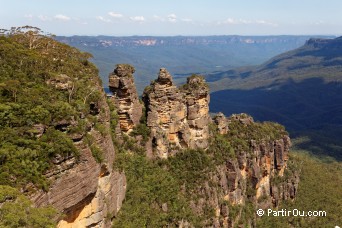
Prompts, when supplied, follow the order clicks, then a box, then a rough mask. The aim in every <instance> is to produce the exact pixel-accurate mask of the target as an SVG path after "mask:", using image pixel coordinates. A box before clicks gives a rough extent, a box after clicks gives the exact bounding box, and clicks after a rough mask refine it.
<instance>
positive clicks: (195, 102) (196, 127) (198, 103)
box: [183, 75, 210, 149]
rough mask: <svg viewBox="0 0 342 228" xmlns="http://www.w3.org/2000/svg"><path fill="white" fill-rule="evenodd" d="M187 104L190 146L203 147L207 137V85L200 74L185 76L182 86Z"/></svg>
mask: <svg viewBox="0 0 342 228" xmlns="http://www.w3.org/2000/svg"><path fill="white" fill-rule="evenodd" d="M183 92H184V93H185V99H186V106H187V118H186V119H187V122H188V124H189V128H190V138H191V140H190V148H201V149H205V148H207V147H208V137H209V120H210V117H209V102H210V95H209V87H208V85H207V84H206V82H205V80H204V78H203V77H201V76H196V75H193V76H191V77H189V78H187V84H185V85H184V86H183Z"/></svg>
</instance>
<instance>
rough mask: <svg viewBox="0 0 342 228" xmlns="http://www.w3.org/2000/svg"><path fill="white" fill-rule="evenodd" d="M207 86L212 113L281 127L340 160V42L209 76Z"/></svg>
mask: <svg viewBox="0 0 342 228" xmlns="http://www.w3.org/2000/svg"><path fill="white" fill-rule="evenodd" d="M207 81H209V82H210V83H211V84H210V85H211V88H212V90H214V91H216V92H213V93H212V94H211V103H210V108H211V110H213V111H214V112H215V111H220V110H222V107H223V110H222V111H223V112H224V113H225V114H226V115H230V114H232V113H239V112H246V113H250V114H251V115H252V116H253V117H255V119H257V120H260V121H263V120H272V121H276V122H280V123H281V124H283V125H285V126H286V128H287V129H288V130H289V131H290V133H291V134H292V135H293V136H299V137H304V138H305V140H304V141H305V142H304V141H303V143H302V144H303V146H309V147H310V148H311V150H312V151H314V152H316V153H318V154H325V155H327V154H328V155H330V156H333V157H335V158H338V159H342V144H341V142H340V139H339V138H340V135H341V133H342V37H338V38H335V39H310V40H308V41H307V42H306V43H305V45H303V46H302V47H300V48H298V49H295V50H293V51H289V52H286V53H284V54H281V55H278V56H276V57H274V58H272V59H271V60H269V61H267V62H265V63H264V64H262V65H259V66H256V67H245V68H239V69H235V70H230V71H226V72H221V73H216V74H210V75H207ZM223 104H224V105H223ZM218 107H220V109H219V108H218ZM306 149H307V147H306Z"/></svg>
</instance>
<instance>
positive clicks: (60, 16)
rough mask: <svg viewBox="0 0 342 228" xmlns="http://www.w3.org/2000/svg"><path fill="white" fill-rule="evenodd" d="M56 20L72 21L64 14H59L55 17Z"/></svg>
mask: <svg viewBox="0 0 342 228" xmlns="http://www.w3.org/2000/svg"><path fill="white" fill-rule="evenodd" d="M54 18H55V19H57V20H60V21H70V20H71V18H70V17H68V16H66V15H63V14H57V15H56V16H54Z"/></svg>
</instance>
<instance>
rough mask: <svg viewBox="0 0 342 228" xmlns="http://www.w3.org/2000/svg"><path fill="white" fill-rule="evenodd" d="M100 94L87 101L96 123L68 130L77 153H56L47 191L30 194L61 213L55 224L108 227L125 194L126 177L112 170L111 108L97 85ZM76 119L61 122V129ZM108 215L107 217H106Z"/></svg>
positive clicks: (40, 204) (36, 201)
mask: <svg viewBox="0 0 342 228" xmlns="http://www.w3.org/2000/svg"><path fill="white" fill-rule="evenodd" d="M93 89H94V91H95V90H96V91H99V92H100V93H99V98H98V99H97V100H96V101H94V102H90V104H89V107H90V109H89V113H90V116H92V118H95V119H96V124H95V125H92V124H88V126H86V128H85V129H86V131H85V132H82V133H80V134H75V133H74V134H71V135H70V137H71V138H72V139H73V141H74V145H75V147H76V148H77V150H78V154H79V157H75V156H61V155H57V156H56V157H55V158H54V159H53V163H54V166H52V168H51V169H49V170H48V171H47V173H46V174H45V175H46V177H47V178H48V180H49V181H50V182H51V184H50V187H49V189H48V191H47V192H45V191H39V192H37V193H36V194H35V195H33V196H32V199H33V201H34V203H35V205H37V206H39V207H41V206H44V205H52V206H54V207H55V208H56V209H57V210H58V211H61V212H62V213H63V214H64V216H63V218H62V220H60V221H59V223H58V227H60V228H64V227H110V221H111V218H110V217H111V216H114V215H116V214H117V213H118V211H119V210H120V208H121V205H122V201H123V199H124V198H125V192H126V178H125V175H124V174H123V173H119V172H117V171H115V170H113V168H112V166H113V162H114V159H115V150H114V145H113V139H112V136H111V134H110V132H111V129H110V110H109V107H108V104H107V101H106V98H105V94H104V92H102V91H103V90H102V88H101V87H100V86H99V85H95V86H93ZM73 124H75V123H68V122H66V123H64V129H65V130H66V131H67V130H68V129H70V128H72V127H73ZM108 216H109V217H108Z"/></svg>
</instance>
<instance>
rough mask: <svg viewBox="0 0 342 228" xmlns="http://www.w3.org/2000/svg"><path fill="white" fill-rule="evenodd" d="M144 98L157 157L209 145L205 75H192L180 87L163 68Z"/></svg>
mask: <svg viewBox="0 0 342 228" xmlns="http://www.w3.org/2000/svg"><path fill="white" fill-rule="evenodd" d="M143 101H144V103H145V107H146V111H147V112H146V115H147V126H148V127H150V128H151V138H152V143H153V147H154V149H155V151H156V153H157V156H159V157H161V158H167V157H168V156H169V155H170V154H172V153H175V152H176V151H179V150H180V149H186V148H193V149H194V148H201V149H205V148H207V147H208V136H209V128H208V124H209V114H208V113H209V108H208V106H209V89H208V86H207V84H206V83H205V81H204V79H203V78H201V77H198V76H194V77H191V78H189V79H188V81H187V84H186V85H185V86H183V87H182V88H181V89H179V88H177V87H176V86H175V85H174V83H173V80H172V76H171V75H170V73H169V72H168V71H167V70H166V69H164V68H162V69H160V72H159V75H158V78H157V80H155V81H154V82H152V83H151V85H150V86H148V87H147V88H146V89H145V91H144V94H143Z"/></svg>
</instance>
